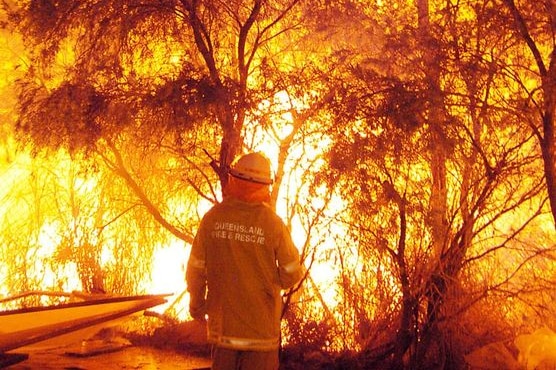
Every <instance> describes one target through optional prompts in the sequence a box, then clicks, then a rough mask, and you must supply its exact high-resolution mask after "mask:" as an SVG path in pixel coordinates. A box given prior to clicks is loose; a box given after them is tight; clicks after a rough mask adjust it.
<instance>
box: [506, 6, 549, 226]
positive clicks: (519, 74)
mask: <svg viewBox="0 0 556 370" xmlns="http://www.w3.org/2000/svg"><path fill="white" fill-rule="evenodd" d="M502 3H503V5H504V7H505V8H506V9H507V12H508V14H507V15H506V14H503V15H502V17H503V18H504V19H508V20H510V22H509V24H511V25H512V27H509V28H508V29H507V31H506V32H508V34H509V35H514V34H515V35H516V36H517V37H518V38H519V39H520V40H521V41H522V44H521V43H520V44H518V45H517V48H523V50H527V51H528V52H529V53H530V57H532V58H533V60H532V61H530V57H527V56H523V57H524V58H525V61H524V62H525V63H526V64H521V63H519V64H517V65H516V66H515V67H514V68H511V69H510V71H511V72H510V76H509V77H510V78H511V79H515V82H516V83H517V84H518V85H519V86H520V87H521V92H522V96H520V100H521V101H520V103H521V104H519V106H517V107H516V114H518V115H519V116H520V117H521V118H522V119H524V121H525V122H527V123H528V124H529V126H530V129H531V131H532V132H533V134H534V135H535V137H536V138H537V141H538V142H539V146H540V148H541V152H542V158H543V162H544V176H545V181H546V189H547V192H548V199H549V201H550V206H551V209H552V218H553V220H554V226H555V227H556V129H555V128H554V126H555V125H554V121H555V116H556V40H555V38H554V37H553V35H554V33H555V32H556V22H555V21H554V12H555V11H556V5H554V2H553V1H550V0H545V1H541V2H538V3H537V4H534V5H533V4H528V3H524V4H523V5H521V6H517V5H516V4H515V1H514V0H503V1H502ZM551 35H552V36H551ZM515 52H516V53H519V52H518V51H515ZM533 68H534V69H536V71H535V72H534V73H533ZM531 80H534V81H535V85H534V86H531ZM535 117H536V119H535Z"/></svg>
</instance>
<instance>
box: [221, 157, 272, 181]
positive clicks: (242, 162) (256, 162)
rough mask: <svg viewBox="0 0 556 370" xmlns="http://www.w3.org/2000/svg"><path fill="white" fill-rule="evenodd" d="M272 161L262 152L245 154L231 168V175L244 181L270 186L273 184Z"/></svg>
mask: <svg viewBox="0 0 556 370" xmlns="http://www.w3.org/2000/svg"><path fill="white" fill-rule="evenodd" d="M270 167H271V166H270V160H269V159H268V158H267V157H266V156H265V155H264V154H262V153H260V152H254V153H249V154H245V155H243V156H241V157H239V158H238V159H237V160H235V161H234V162H233V163H232V165H231V166H230V174H231V175H232V176H234V177H238V178H240V179H243V180H247V181H251V182H256V183H260V184H266V185H270V184H272V182H273V178H272V170H271V168H270Z"/></svg>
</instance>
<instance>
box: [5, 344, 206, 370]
mask: <svg viewBox="0 0 556 370" xmlns="http://www.w3.org/2000/svg"><path fill="white" fill-rule="evenodd" d="M71 351H72V349H71V348H69V349H68V348H55V349H48V350H33V351H28V352H27V354H28V356H29V357H28V359H27V360H25V361H22V362H20V363H18V364H15V365H12V366H8V367H7V368H6V369H8V370H28V369H37V370H39V369H40V370H49V369H52V370H54V369H56V370H58V369H65V370H100V369H102V370H104V369H136V370H173V369H209V368H210V360H209V359H207V358H201V357H195V356H190V355H187V354H185V353H178V352H176V351H172V350H163V349H158V348H152V347H143V346H133V345H129V346H125V347H122V348H119V349H117V350H113V351H112V352H107V353H99V354H96V355H86V356H84V355H80V354H75V353H72V352H71ZM15 352H18V351H15Z"/></svg>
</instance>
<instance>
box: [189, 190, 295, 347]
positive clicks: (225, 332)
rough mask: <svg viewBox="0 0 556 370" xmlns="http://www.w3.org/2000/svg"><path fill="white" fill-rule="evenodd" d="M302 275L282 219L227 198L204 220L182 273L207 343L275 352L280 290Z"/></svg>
mask: <svg viewBox="0 0 556 370" xmlns="http://www.w3.org/2000/svg"><path fill="white" fill-rule="evenodd" d="M301 275H302V269H301V266H300V263H299V253H298V251H297V249H296V248H295V246H294V244H293V242H292V239H291V236H290V233H289V231H288V229H287V228H286V226H285V225H284V223H283V222H282V220H281V219H280V217H278V215H276V213H274V211H272V209H270V208H269V207H268V206H267V205H265V204H263V203H249V202H244V201H240V200H238V199H235V198H225V199H224V201H222V203H220V204H217V205H216V206H214V207H213V208H212V209H211V210H210V211H209V212H208V213H207V214H206V215H205V217H203V220H202V221H201V224H200V226H199V230H198V232H197V235H196V236H195V240H194V242H193V245H192V249H191V255H190V257H189V261H188V264H187V272H186V280H187V289H188V291H189V293H190V310H191V314H192V316H193V317H200V316H202V315H203V314H204V313H205V312H206V313H207V314H208V339H209V341H210V342H212V343H215V344H216V345H218V346H220V347H224V348H230V349H236V350H255V351H256V350H261V351H267V350H273V349H276V348H278V346H279V344H280V316H281V310H282V300H281V295H280V291H281V290H282V289H287V288H290V287H292V286H293V285H294V284H295V283H296V282H298V281H299V280H300V279H301ZM205 297H206V300H205ZM205 310H206V311H205Z"/></svg>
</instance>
